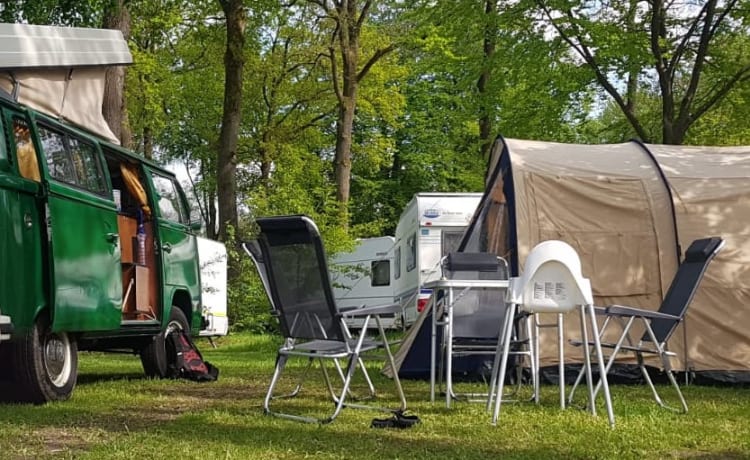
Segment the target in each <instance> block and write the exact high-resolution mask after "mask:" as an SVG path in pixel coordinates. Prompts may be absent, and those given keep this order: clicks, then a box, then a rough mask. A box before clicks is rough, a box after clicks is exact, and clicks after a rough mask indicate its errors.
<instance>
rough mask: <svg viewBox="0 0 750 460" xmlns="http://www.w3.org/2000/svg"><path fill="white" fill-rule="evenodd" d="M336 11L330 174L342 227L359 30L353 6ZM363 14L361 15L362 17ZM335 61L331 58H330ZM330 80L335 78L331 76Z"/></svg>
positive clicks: (345, 218) (352, 3)
mask: <svg viewBox="0 0 750 460" xmlns="http://www.w3.org/2000/svg"><path fill="white" fill-rule="evenodd" d="M337 9H338V21H339V27H338V42H339V49H340V51H341V62H342V69H341V78H342V87H341V91H337V96H338V103H339V115H338V120H336V156H335V158H334V173H335V177H336V199H337V200H338V202H339V217H340V219H341V220H340V222H341V224H342V225H344V226H347V225H348V222H349V213H348V207H349V190H350V181H351V175H352V133H353V132H354V112H355V110H356V106H357V88H358V87H359V80H358V76H357V65H358V63H359V32H360V30H359V27H358V25H357V2H356V0H350V1H349V2H342V5H340V6H338V7H337ZM363 14H364V13H363ZM331 57H332V59H335V56H331ZM334 78H336V76H335V75H334Z"/></svg>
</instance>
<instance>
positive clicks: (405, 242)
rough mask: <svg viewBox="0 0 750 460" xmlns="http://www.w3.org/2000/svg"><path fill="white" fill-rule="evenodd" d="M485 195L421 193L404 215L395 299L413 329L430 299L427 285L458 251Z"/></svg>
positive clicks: (397, 249)
mask: <svg viewBox="0 0 750 460" xmlns="http://www.w3.org/2000/svg"><path fill="white" fill-rule="evenodd" d="M481 198H482V194H481V193H417V194H416V195H414V198H412V199H411V201H409V203H408V204H407V205H406V208H405V209H404V212H402V213H401V218H400V219H399V221H398V225H397V226H396V247H395V249H394V251H393V279H394V283H395V291H394V292H395V296H394V300H395V301H396V302H398V303H400V304H401V306H402V308H403V318H401V319H402V321H403V325H404V326H409V325H411V324H412V323H413V322H414V321H415V320H416V319H417V315H418V314H419V312H420V311H421V310H422V309H423V308H424V306H425V304H426V303H427V299H428V298H429V297H430V294H431V291H430V290H429V289H422V286H423V285H424V283H426V282H428V281H432V280H434V279H438V278H439V277H440V259H441V258H442V257H443V255H445V254H447V253H449V252H451V251H455V250H456V249H457V248H458V245H459V244H460V242H461V237H462V236H463V234H464V231H465V230H466V227H467V226H468V225H469V221H470V220H471V218H472V216H473V215H474V211H476V209H477V206H479V201H480V200H481Z"/></svg>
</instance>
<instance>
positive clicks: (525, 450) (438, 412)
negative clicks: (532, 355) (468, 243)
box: [0, 334, 750, 459]
mask: <svg viewBox="0 0 750 460" xmlns="http://www.w3.org/2000/svg"><path fill="white" fill-rule="evenodd" d="M217 343H218V348H216V349H211V347H210V346H209V344H208V343H207V342H204V341H199V342H198V345H199V347H200V348H201V351H202V352H203V354H204V357H205V358H206V359H207V360H209V361H211V362H212V363H214V364H215V365H216V366H217V367H219V369H220V371H221V375H220V377H219V381H218V382H214V383H194V382H188V381H159V380H149V379H146V378H144V377H143V374H142V371H141V366H140V361H139V360H138V359H137V358H136V357H133V356H122V355H105V354H98V353H96V354H95V353H82V354H81V361H80V375H79V383H78V387H77V388H76V390H75V393H74V395H73V397H72V398H71V399H70V400H69V401H67V402H63V403H56V404H48V405H45V406H27V405H8V404H5V405H0V459H22V458H126V459H130V458H138V459H148V458H180V459H188V458H196V459H198V458H200V459H264V458H284V459H298V458H335V459H342V458H351V459H369V458H372V459H384V458H387V459H392V458H402V459H411V458H441V459H452V458H455V459H486V458H587V459H588V458H618V459H620V458H634V459H635V458H711V459H719V458H721V459H724V458H729V459H739V458H750V411H748V407H750V389H748V388H714V387H705V386H695V385H693V386H689V387H687V388H685V390H684V392H685V396H686V398H687V400H688V404H689V406H690V413H688V414H686V415H681V414H674V413H671V412H669V411H666V410H664V409H661V408H660V407H658V406H657V405H656V404H655V403H654V402H653V399H651V395H650V391H649V390H648V388H647V387H646V386H638V385H627V386H626V385H618V386H613V388H612V395H613V400H614V406H615V416H616V418H617V420H616V423H617V426H616V428H615V429H614V430H611V429H610V428H609V426H608V424H607V419H606V415H605V414H604V413H603V411H602V409H603V406H602V407H600V415H599V417H593V416H591V414H589V413H587V412H583V411H581V410H578V409H569V410H566V411H560V410H559V408H558V406H557V405H558V401H557V387H553V386H549V387H544V388H543V393H542V404H541V405H540V406H535V405H532V404H530V403H522V404H507V405H504V406H503V412H502V414H501V416H500V422H499V424H498V426H496V427H493V426H491V425H490V415H489V414H488V413H487V412H485V410H484V405H483V404H475V403H465V402H457V403H456V404H455V405H454V407H453V408H451V409H446V408H445V404H444V402H443V401H441V402H437V403H435V404H430V402H429V384H428V382H424V381H404V387H405V391H406V393H407V400H408V403H409V409H410V412H411V413H416V414H417V415H419V416H420V418H421V420H422V423H421V424H419V425H417V426H415V427H414V428H411V429H408V430H395V429H372V428H370V427H369V426H370V420H371V419H372V418H373V417H380V416H381V415H379V414H378V413H376V412H371V411H362V410H354V409H344V411H343V412H342V414H341V415H340V416H339V417H338V418H337V419H336V420H335V421H334V422H333V423H332V424H329V425H324V426H318V425H311V424H302V423H297V422H293V421H288V420H283V419H278V418H274V417H267V416H264V415H263V414H262V410H261V405H262V399H263V396H264V394H265V390H266V388H267V385H268V380H269V378H270V375H271V371H272V368H273V358H274V350H275V347H276V344H277V343H278V339H277V338H274V337H262V336H253V335H249V334H235V335H232V336H230V337H225V338H222V339H221V340H219V341H218V342H217ZM295 369H296V368H295V367H293V368H292V369H291V371H294V370H295ZM373 374H375V373H374V372H373ZM314 377H317V374H316V375H314ZM318 382H321V383H320V384H319V383H318ZM378 382H379V383H380V386H379V387H380V388H382V389H383V390H386V392H385V393H384V394H383V398H384V399H387V400H390V401H391V402H393V401H395V397H394V394H393V392H392V386H391V385H389V384H390V382H388V381H387V380H386V379H384V378H378ZM312 383H313V382H312V381H311V384H312ZM465 385H467V386H468V384H465ZM471 386H474V387H475V389H476V390H481V389H482V388H481V386H480V385H471ZM308 387H310V388H309V390H310V391H311V393H305V394H304V395H303V396H302V397H299V398H297V399H296V400H293V401H283V402H281V403H280V404H287V405H290V404H291V405H294V407H293V408H292V409H295V408H296V409H301V410H303V411H312V412H315V411H322V412H325V411H328V410H330V407H331V406H330V404H327V403H321V402H320V401H321V400H322V399H323V398H322V396H323V390H324V388H323V386H322V380H320V379H315V380H314V385H308ZM309 395H312V396H309ZM664 396H666V397H670V396H672V394H671V393H670V392H669V390H668V389H667V388H665V389H664ZM290 407H291V406H290ZM292 409H290V410H292Z"/></svg>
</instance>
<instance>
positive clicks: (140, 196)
mask: <svg viewBox="0 0 750 460" xmlns="http://www.w3.org/2000/svg"><path fill="white" fill-rule="evenodd" d="M120 172H121V173H122V179H123V180H124V181H125V186H126V187H127V188H128V191H129V192H130V193H131V194H132V195H133V196H134V197H135V199H136V200H138V204H140V205H141V208H142V209H143V212H144V213H146V215H147V216H148V217H151V208H149V206H148V197H147V196H146V190H145V189H144V188H143V184H141V180H140V179H139V178H138V170H137V169H136V167H135V166H132V165H129V164H127V163H120Z"/></svg>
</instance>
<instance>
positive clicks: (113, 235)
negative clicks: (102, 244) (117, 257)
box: [107, 233, 120, 244]
mask: <svg viewBox="0 0 750 460" xmlns="http://www.w3.org/2000/svg"><path fill="white" fill-rule="evenodd" d="M118 239H120V235H118V234H117V233H107V242H108V243H112V244H117V240H118Z"/></svg>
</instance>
